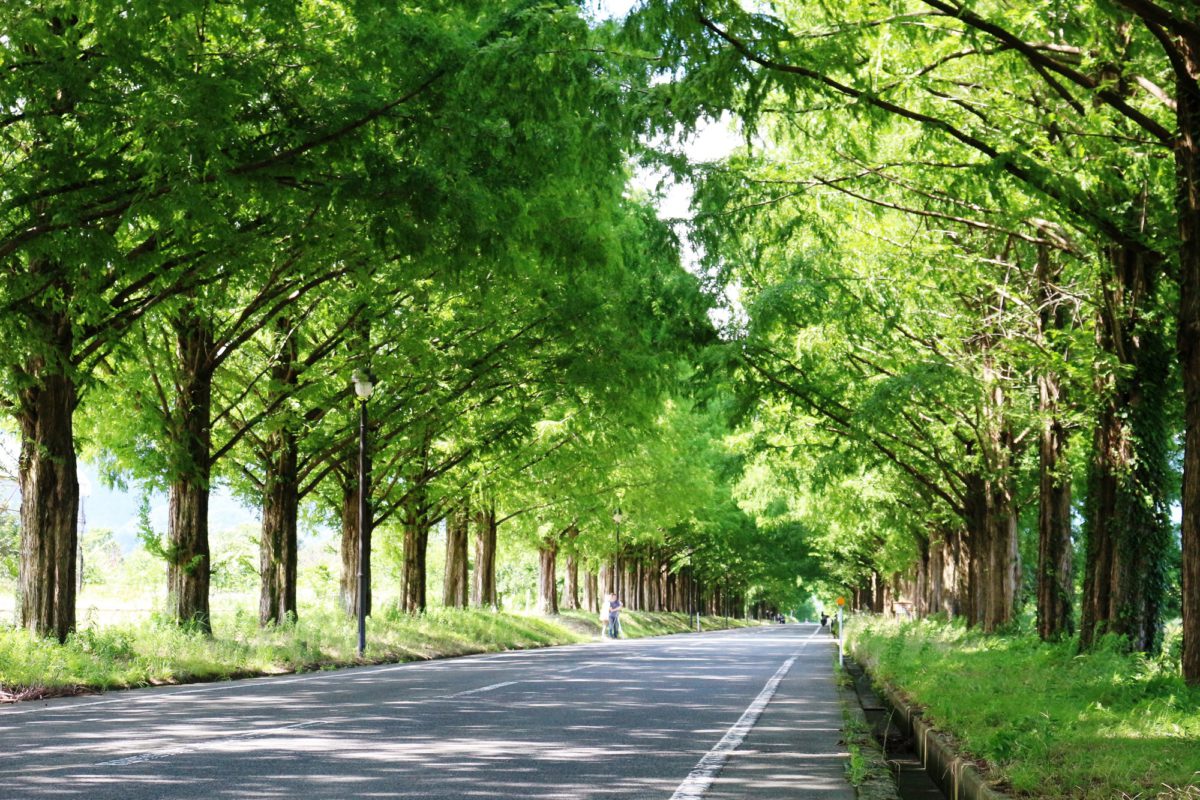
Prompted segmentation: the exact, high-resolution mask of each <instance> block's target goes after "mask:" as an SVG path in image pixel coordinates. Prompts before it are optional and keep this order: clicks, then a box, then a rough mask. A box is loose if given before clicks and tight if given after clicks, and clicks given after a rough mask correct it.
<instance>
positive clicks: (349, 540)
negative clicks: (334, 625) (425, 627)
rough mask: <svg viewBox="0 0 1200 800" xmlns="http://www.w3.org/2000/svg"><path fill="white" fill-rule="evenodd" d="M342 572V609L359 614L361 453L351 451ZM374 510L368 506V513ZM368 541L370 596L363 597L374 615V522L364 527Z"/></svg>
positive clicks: (366, 570) (366, 572) (345, 479)
mask: <svg viewBox="0 0 1200 800" xmlns="http://www.w3.org/2000/svg"><path fill="white" fill-rule="evenodd" d="M370 470H371V463H370V460H368V461H367V495H368V496H369V495H370V493H371V488H370V479H371V475H370ZM342 480H343V483H342V514H341V518H342V540H341V548H340V550H341V556H342V574H341V580H340V582H339V586H338V598H339V600H340V605H341V608H342V611H343V612H344V613H345V614H346V615H347V616H349V617H353V616H356V615H357V614H358V550H359V547H358V530H359V525H358V513H359V512H358V509H359V502H358V457H357V456H356V455H347V457H346V466H345V470H344V472H343V475H342ZM372 513H373V512H372V510H371V507H370V505H368V506H367V514H368V515H371V514H372ZM364 533H365V536H366V541H365V542H364V543H363V548H362V550H363V553H364V555H365V556H366V558H365V559H364V562H365V563H364V564H363V578H364V582H365V584H366V597H364V598H363V608H364V613H366V615H367V616H370V615H371V526H369V525H368V526H367V529H366V531H364Z"/></svg>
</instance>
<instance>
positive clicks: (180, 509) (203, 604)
mask: <svg viewBox="0 0 1200 800" xmlns="http://www.w3.org/2000/svg"><path fill="white" fill-rule="evenodd" d="M175 326H176V328H175V330H176V338H177V341H176V344H177V348H178V350H177V357H178V382H177V385H176V399H175V415H176V420H175V422H176V424H177V426H178V427H177V430H178V439H177V441H176V442H174V445H175V448H176V453H175V464H174V469H173V475H172V476H171V485H170V488H169V492H168V512H167V513H168V517H167V536H168V539H169V540H170V553H171V558H170V560H169V562H168V565H167V580H168V583H169V587H170V597H171V602H172V603H173V604H174V607H175V618H176V619H177V620H178V621H179V622H180V623H182V624H185V625H193V626H195V627H196V628H198V629H199V630H202V631H204V632H205V633H211V632H212V620H211V618H210V615H209V607H208V592H209V580H210V578H211V571H212V563H211V560H210V557H209V551H208V496H209V485H210V479H211V474H210V473H211V463H210V459H211V458H212V369H211V367H210V359H211V355H212V351H213V335H212V327H211V323H210V322H209V321H208V320H206V319H202V318H201V317H200V316H198V315H196V314H194V313H191V312H184V313H183V314H182V315H181V316H180V317H179V318H177V319H176V320H175Z"/></svg>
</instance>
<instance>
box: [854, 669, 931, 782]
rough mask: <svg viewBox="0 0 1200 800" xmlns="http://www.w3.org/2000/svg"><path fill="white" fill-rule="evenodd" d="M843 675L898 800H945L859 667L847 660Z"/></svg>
mask: <svg viewBox="0 0 1200 800" xmlns="http://www.w3.org/2000/svg"><path fill="white" fill-rule="evenodd" d="M846 672H847V673H849V675H850V677H852V678H853V679H854V689H855V692H856V693H857V694H858V701H859V703H860V704H861V705H862V710H863V715H864V716H866V718H867V724H868V725H870V726H871V732H872V734H873V735H874V736H875V740H876V741H878V742H879V744H880V746H881V747H882V748H883V752H884V755H885V756H887V760H888V764H889V765H890V766H891V768H892V772H893V773H894V775H895V777H896V787H897V789H898V790H899V793H900V798H901V800H946V795H945V794H944V793H943V792H942V790H941V789H939V788H938V785H937V784H936V783H934V782H933V778H932V777H931V776H930V775H929V773H928V772H927V771H926V770H925V767H924V765H923V764H922V763H921V758H920V756H919V755H917V751H916V748H915V747H914V745H913V740H912V736H910V735H908V734H906V733H905V732H904V731H903V730H902V727H903V726H902V725H900V724H899V723H898V721H897V720H895V719H894V718H893V717H894V712H893V711H892V710H891V709H890V708H888V706H887V704H886V703H885V702H883V700H881V699H880V697H879V696H878V695H877V694H876V693H875V690H874V689H872V688H871V682H870V680H868V679H867V676H866V675H865V674H864V673H863V671H862V668H861V667H859V666H858V664H855V663H854V662H853V661H850V660H849V659H847V661H846Z"/></svg>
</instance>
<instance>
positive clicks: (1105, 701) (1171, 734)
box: [846, 618, 1200, 800]
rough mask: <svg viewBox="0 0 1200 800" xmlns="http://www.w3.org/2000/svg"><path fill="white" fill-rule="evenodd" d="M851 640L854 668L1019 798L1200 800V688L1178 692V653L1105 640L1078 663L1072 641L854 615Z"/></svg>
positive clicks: (1172, 644)
mask: <svg viewBox="0 0 1200 800" xmlns="http://www.w3.org/2000/svg"><path fill="white" fill-rule="evenodd" d="M846 635H847V642H848V646H849V649H850V652H851V653H852V654H853V655H854V657H855V658H856V659H857V660H858V661H859V663H861V664H863V665H864V666H866V667H867V668H868V669H869V671H870V672H871V674H872V675H873V676H874V677H875V678H876V679H877V680H882V681H885V682H887V683H889V684H891V685H892V686H894V687H897V688H899V689H900V691H901V692H902V693H903V694H904V695H906V696H907V697H908V698H910V700H911V701H912V702H914V703H915V704H916V705H918V706H920V707H922V708H924V709H925V714H926V718H927V719H928V720H929V721H930V722H931V723H933V724H934V725H935V726H936V727H937V728H938V729H939V730H941V731H943V732H945V733H948V734H949V735H950V737H951V738H952V739H953V740H955V741H956V742H957V743H958V744H959V746H960V748H961V749H962V750H963V751H964V752H966V753H969V754H970V755H971V756H973V757H975V758H978V759H981V760H983V761H985V762H986V763H987V765H988V767H989V769H990V772H989V775H990V776H991V777H993V778H995V779H997V780H999V781H1001V782H1002V788H1003V789H1004V790H1005V791H1006V792H1007V793H1009V794H1011V795H1013V796H1016V797H1031V798H1032V797H1037V798H1071V800H1085V799H1086V800H1101V799H1103V800H1113V798H1200V689H1194V688H1188V687H1187V686H1186V685H1185V684H1184V683H1183V680H1182V678H1181V677H1180V674H1179V666H1178V663H1179V662H1178V653H1177V651H1176V652H1174V653H1171V652H1168V655H1166V656H1164V657H1161V658H1146V657H1143V656H1140V655H1128V654H1126V653H1123V652H1122V651H1121V649H1120V647H1119V642H1117V641H1106V642H1105V643H1104V645H1105V646H1103V647H1101V648H1100V649H1098V650H1097V651H1096V652H1092V653H1088V654H1084V655H1080V654H1079V653H1078V652H1077V647H1076V643H1075V642H1074V641H1067V642H1062V643H1059V644H1045V643H1043V642H1041V641H1039V640H1038V638H1037V637H1036V636H1033V635H1013V636H983V635H980V634H978V633H975V632H972V631H967V630H966V629H965V628H963V627H962V626H960V625H953V624H946V623H937V622H931V621H924V622H909V623H899V622H895V621H889V620H881V619H870V620H867V619H863V618H856V619H854V620H852V621H851V622H849V623H848V624H847V626H846ZM1178 643H1179V639H1178V636H1177V635H1176V636H1175V637H1173V638H1172V639H1171V640H1170V641H1169V642H1168V651H1171V650H1173V649H1174V648H1177V647H1178ZM1172 656H1173V657H1172Z"/></svg>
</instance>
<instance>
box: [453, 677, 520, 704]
mask: <svg viewBox="0 0 1200 800" xmlns="http://www.w3.org/2000/svg"><path fill="white" fill-rule="evenodd" d="M518 683H520V681H505V682H504V683H493V684H492V685H491V686H480V687H479V688H478V689H467V690H466V691H465V692H458V693H457V694H444V695H442V696H441V697H435V698H433V699H434V700H452V699H453V698H455V697H466V696H467V695H469V694H481V693H483V692H490V691H491V690H492V689H500V688H503V687H505V686H515V685H516V684H518Z"/></svg>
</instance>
